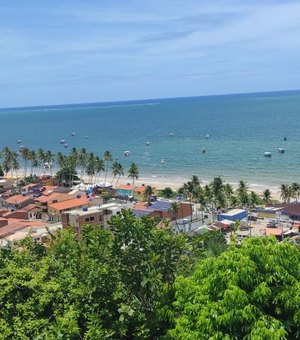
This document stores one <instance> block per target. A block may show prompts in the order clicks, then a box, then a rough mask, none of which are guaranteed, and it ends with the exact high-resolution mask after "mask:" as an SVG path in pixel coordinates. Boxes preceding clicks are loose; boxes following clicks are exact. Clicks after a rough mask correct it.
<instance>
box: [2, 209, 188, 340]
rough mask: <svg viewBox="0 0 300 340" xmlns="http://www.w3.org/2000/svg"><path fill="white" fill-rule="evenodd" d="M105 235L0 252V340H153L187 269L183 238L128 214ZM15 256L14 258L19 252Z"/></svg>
mask: <svg viewBox="0 0 300 340" xmlns="http://www.w3.org/2000/svg"><path fill="white" fill-rule="evenodd" d="M110 226H111V229H112V230H111V231H110V230H104V229H101V228H99V227H96V226H85V227H84V228H83V230H82V233H81V234H80V237H78V235H77V234H76V233H75V232H73V231H72V230H71V229H69V230H62V231H58V232H57V233H56V234H55V235H52V238H51V239H50V240H49V243H48V244H47V246H46V247H44V246H41V245H39V244H37V243H35V242H34V241H33V240H32V239H30V238H28V239H26V240H25V241H24V242H22V243H21V244H20V247H18V248H17V249H10V248H9V249H5V250H3V249H0V289H1V294H0V305H1V306H5V308H1V309H0V331H1V338H3V339H156V338H160V337H162V336H164V335H165V334H166V331H167V329H168V328H169V327H170V326H171V325H172V320H173V314H172V302H173V300H174V282H175V279H176V277H177V276H178V275H179V274H185V273H186V272H188V271H190V268H191V267H192V261H191V260H192V257H191V256H187V252H188V251H189V249H190V248H191V247H190V243H188V242H187V238H186V237H185V236H184V235H179V236H176V235H174V233H172V232H171V231H170V230H164V229H157V228H156V223H155V220H154V219H151V218H142V219H136V218H135V217H134V215H133V214H132V213H131V212H129V211H123V213H122V215H121V216H115V217H113V218H112V219H111V223H110ZM20 249H22V251H20Z"/></svg>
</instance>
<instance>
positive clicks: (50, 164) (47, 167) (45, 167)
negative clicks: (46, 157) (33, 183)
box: [44, 162, 52, 169]
mask: <svg viewBox="0 0 300 340" xmlns="http://www.w3.org/2000/svg"><path fill="white" fill-rule="evenodd" d="M51 167H52V163H48V162H45V163H44V169H50V168H51Z"/></svg>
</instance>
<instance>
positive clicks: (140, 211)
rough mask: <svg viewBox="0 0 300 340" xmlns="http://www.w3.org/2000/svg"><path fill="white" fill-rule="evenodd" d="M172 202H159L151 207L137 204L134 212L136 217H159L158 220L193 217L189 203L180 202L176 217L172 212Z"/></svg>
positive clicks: (145, 204)
mask: <svg viewBox="0 0 300 340" xmlns="http://www.w3.org/2000/svg"><path fill="white" fill-rule="evenodd" d="M171 208H172V201H170V200H157V201H156V202H154V203H153V204H151V205H148V204H147V203H137V204H135V205H134V207H133V209H132V211H133V213H134V214H135V216H136V217H138V218H140V217H142V216H149V217H157V218H158V219H167V220H174V219H175V220H177V219H183V218H185V217H190V216H191V215H192V207H191V205H190V203H188V202H179V203H178V211H177V213H176V215H175V216H174V215H173V212H172V209H171Z"/></svg>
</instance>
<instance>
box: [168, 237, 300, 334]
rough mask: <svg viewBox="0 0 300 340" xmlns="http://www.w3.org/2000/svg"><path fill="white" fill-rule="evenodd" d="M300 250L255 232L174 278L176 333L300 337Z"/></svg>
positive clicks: (174, 332)
mask: <svg viewBox="0 0 300 340" xmlns="http://www.w3.org/2000/svg"><path fill="white" fill-rule="evenodd" d="M299 288H300V253H299V251H298V250H297V248H296V247H295V246H294V245H292V244H290V243H288V242H284V243H277V241H276V240H275V239H272V238H271V239H268V238H252V239H249V240H245V241H243V242H242V245H241V247H240V248H238V247H235V246H233V247H230V248H229V250H228V251H226V252H223V253H222V254H221V255H220V256H219V257H218V258H216V259H215V258H212V257H210V258H208V259H206V260H204V261H201V262H200V263H199V264H198V266H197V268H196V270H195V272H194V273H193V275H192V276H190V277H188V278H184V277H182V276H181V277H179V278H178V279H177V280H176V302H175V303H174V305H175V308H176V310H177V313H178V318H177V320H176V327H175V328H174V329H173V330H171V331H170V332H169V335H170V337H172V338H175V339H288V338H289V339H297V338H299V337H300V312H299V302H300V300H299Z"/></svg>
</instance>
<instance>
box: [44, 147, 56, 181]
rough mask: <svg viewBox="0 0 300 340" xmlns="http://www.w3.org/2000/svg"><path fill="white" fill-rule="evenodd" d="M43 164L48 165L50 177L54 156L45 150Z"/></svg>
mask: <svg viewBox="0 0 300 340" xmlns="http://www.w3.org/2000/svg"><path fill="white" fill-rule="evenodd" d="M43 160H44V162H43V164H44V163H48V166H49V169H50V175H51V176H52V165H53V164H52V163H53V161H54V154H53V153H52V151H51V150H47V151H46V152H45V153H44V158H43Z"/></svg>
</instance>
